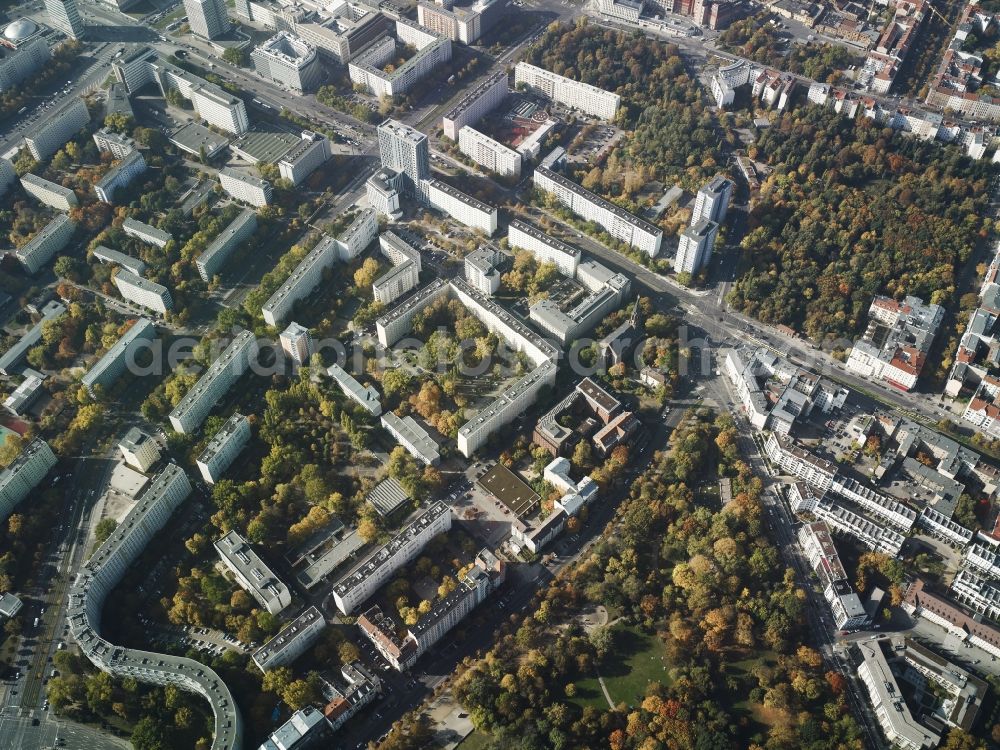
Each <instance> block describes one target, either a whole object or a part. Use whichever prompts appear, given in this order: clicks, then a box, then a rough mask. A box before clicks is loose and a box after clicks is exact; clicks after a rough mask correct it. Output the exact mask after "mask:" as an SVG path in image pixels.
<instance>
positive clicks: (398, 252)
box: [378, 229, 422, 271]
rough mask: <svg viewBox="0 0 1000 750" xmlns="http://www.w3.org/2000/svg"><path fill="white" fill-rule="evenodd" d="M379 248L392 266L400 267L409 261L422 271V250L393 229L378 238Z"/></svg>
mask: <svg viewBox="0 0 1000 750" xmlns="http://www.w3.org/2000/svg"><path fill="white" fill-rule="evenodd" d="M378 246H379V250H381V252H382V255H384V256H385V257H386V259H387V260H388V261H389V262H390V263H392V265H394V266H398V265H401V264H402V263H406V262H407V261H409V262H410V263H413V265H415V266H416V267H417V270H418V271H420V270H422V265H421V258H420V250H419V249H417V248H416V247H414V245H413V244H412V243H411V242H408V241H407V240H405V239H403V238H402V237H400V236H399V235H398V234H396V233H395V232H393V231H392V230H391V229H387V230H386V231H384V232H382V234H380V235H379V236H378Z"/></svg>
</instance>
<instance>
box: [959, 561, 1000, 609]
mask: <svg viewBox="0 0 1000 750" xmlns="http://www.w3.org/2000/svg"><path fill="white" fill-rule="evenodd" d="M951 595H952V596H953V597H954V598H955V600H956V601H957V602H959V603H961V604H963V605H965V606H966V607H968V608H969V609H971V610H972V611H973V612H975V613H976V614H978V615H983V616H984V617H988V618H989V619H991V620H1000V583H998V582H997V581H994V580H990V579H988V578H985V577H983V576H980V575H977V574H976V573H973V572H972V571H971V570H965V569H961V570H959V571H958V573H957V574H956V575H955V578H954V580H953V581H952V582H951Z"/></svg>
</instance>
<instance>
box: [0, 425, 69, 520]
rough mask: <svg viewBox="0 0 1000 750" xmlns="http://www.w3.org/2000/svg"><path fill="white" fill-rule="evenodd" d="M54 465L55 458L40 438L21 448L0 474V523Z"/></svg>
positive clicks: (47, 445)
mask: <svg viewBox="0 0 1000 750" xmlns="http://www.w3.org/2000/svg"><path fill="white" fill-rule="evenodd" d="M55 465H56V456H55V454H54V453H53V452H52V449H51V448H50V447H49V444H48V443H46V442H45V441H44V440H42V439H41V438H35V439H34V440H32V441H31V442H30V443H28V444H27V445H25V446H24V447H23V448H21V453H20V455H18V457H17V458H15V459H14V460H13V461H12V462H11V464H10V465H9V466H8V467H7V468H6V469H4V470H3V471H2V472H0V521H4V520H6V519H7V517H8V516H9V515H10V514H11V513H13V511H14V508H16V507H17V505H18V503H20V502H21V501H22V500H24V498H26V497H27V496H28V494H29V493H30V492H31V491H32V490H33V489H35V487H37V486H38V484H39V483H40V482H41V481H42V480H43V479H45V475H46V474H48V473H49V470H50V469H51V468H52V467H53V466H55Z"/></svg>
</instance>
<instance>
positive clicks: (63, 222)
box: [14, 214, 76, 274]
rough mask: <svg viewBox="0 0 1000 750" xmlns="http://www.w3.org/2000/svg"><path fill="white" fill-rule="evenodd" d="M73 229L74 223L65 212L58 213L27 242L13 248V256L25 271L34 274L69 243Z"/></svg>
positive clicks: (74, 228) (74, 227)
mask: <svg viewBox="0 0 1000 750" xmlns="http://www.w3.org/2000/svg"><path fill="white" fill-rule="evenodd" d="M75 230H76V224H74V223H73V222H72V221H71V220H70V218H69V217H68V216H66V214H59V216H57V217H55V218H54V219H53V220H52V221H50V222H49V223H48V224H46V225H45V226H44V227H42V230H41V231H40V232H39V233H38V234H36V235H35V236H34V237H32V238H31V239H30V240H29V241H28V242H27V244H25V245H22V246H21V247H19V248H18V249H17V250H15V251H14V257H15V258H17V260H18V261H19V262H20V263H21V266H22V267H23V268H24V270H25V271H26V272H27V273H29V274H36V273H38V272H39V271H41V270H42V268H43V267H44V266H45V265H46V264H48V262H49V261H50V260H52V256H54V255H55V254H56V253H58V252H60V251H62V250H63V249H64V248H65V247H66V245H68V244H69V241H70V239H71V238H72V237H73V232H74V231H75Z"/></svg>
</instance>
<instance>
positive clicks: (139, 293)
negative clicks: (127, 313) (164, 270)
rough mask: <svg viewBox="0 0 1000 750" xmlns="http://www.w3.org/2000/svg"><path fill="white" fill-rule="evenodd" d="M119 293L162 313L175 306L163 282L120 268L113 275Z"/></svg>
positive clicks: (142, 305) (129, 299)
mask: <svg viewBox="0 0 1000 750" xmlns="http://www.w3.org/2000/svg"><path fill="white" fill-rule="evenodd" d="M112 278H113V280H114V282H115V286H116V287H118V293H119V294H120V295H121V296H122V297H124V298H125V299H127V300H128V301H129V302H134V303H135V304H137V305H139V306H141V307H145V308H147V309H149V310H153V311H155V312H158V313H160V314H161V315H162V314H164V313H166V312H167V311H168V310H172V309H173V307H174V299H173V297H171V296H170V290H168V289H167V288H166V287H165V286H163V285H161V284H157V283H155V282H152V281H149V280H148V279H144V278H142V277H141V276H137V275H136V274H134V273H132V272H131V271H127V270H125V269H124V268H119V269H118V271H117V272H116V273H115V275H114V276H113V277H112Z"/></svg>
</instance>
